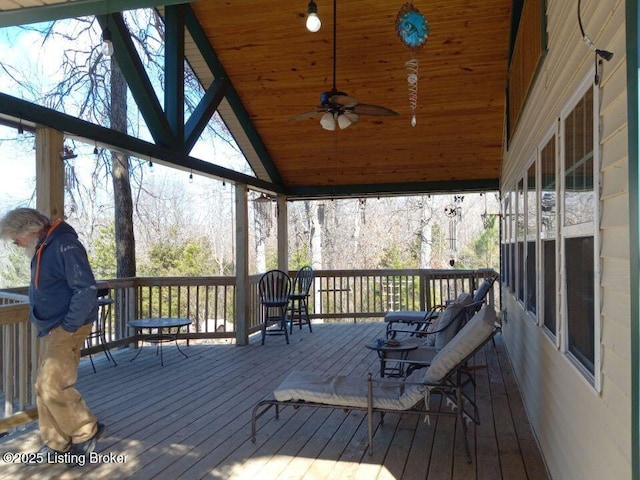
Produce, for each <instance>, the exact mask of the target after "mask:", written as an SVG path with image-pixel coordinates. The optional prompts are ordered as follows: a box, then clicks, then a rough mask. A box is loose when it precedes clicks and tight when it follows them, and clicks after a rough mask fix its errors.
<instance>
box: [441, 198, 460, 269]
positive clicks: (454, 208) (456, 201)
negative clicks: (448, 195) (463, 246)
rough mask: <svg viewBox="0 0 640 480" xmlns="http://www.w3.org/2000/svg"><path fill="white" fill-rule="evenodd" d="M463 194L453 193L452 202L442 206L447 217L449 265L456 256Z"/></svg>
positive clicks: (453, 262) (451, 264) (454, 261)
mask: <svg viewBox="0 0 640 480" xmlns="http://www.w3.org/2000/svg"><path fill="white" fill-rule="evenodd" d="M463 200H464V196H463V195H454V196H453V203H450V204H449V205H447V206H446V207H444V214H445V215H446V216H447V217H449V253H450V259H449V265H450V266H452V267H453V266H454V265H455V263H456V259H457V257H458V222H459V221H460V220H461V219H462V206H461V205H462V201H463Z"/></svg>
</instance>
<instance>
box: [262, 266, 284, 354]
mask: <svg viewBox="0 0 640 480" xmlns="http://www.w3.org/2000/svg"><path fill="white" fill-rule="evenodd" d="M258 289H259V293H260V304H261V306H262V345H264V339H265V337H266V336H267V335H284V337H285V339H286V340H287V344H288V343H289V332H288V331H287V310H288V307H289V294H290V293H291V279H290V278H289V275H288V274H287V273H286V272H283V271H282V270H269V271H268V272H267V273H265V274H264V275H262V277H261V278H260V283H259V284H258ZM272 324H276V325H277V327H275V328H268V327H269V326H270V325H272Z"/></svg>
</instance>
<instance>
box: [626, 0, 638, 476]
mask: <svg viewBox="0 0 640 480" xmlns="http://www.w3.org/2000/svg"><path fill="white" fill-rule="evenodd" d="M625 3H626V22H625V24H626V35H627V38H626V40H627V125H628V127H627V128H628V130H629V131H628V137H629V145H628V158H629V236H630V238H629V247H630V252H629V258H630V270H631V271H630V282H631V284H630V290H629V292H630V298H631V312H630V319H631V325H630V330H631V473H632V474H631V478H640V278H639V277H640V235H639V233H638V228H639V226H640V218H639V216H640V193H639V188H638V186H639V185H640V169H639V168H638V152H639V145H638V140H639V138H638V137H639V131H638V128H639V120H638V114H639V112H638V99H639V92H638V89H639V84H638V83H639V82H638V68H639V66H640V59H639V58H638V52H639V51H640V48H639V47H640V45H639V43H638V41H639V40H638V29H639V28H640V22H639V19H638V2H635V1H627V2H625Z"/></svg>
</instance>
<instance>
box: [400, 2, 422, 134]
mask: <svg viewBox="0 0 640 480" xmlns="http://www.w3.org/2000/svg"><path fill="white" fill-rule="evenodd" d="M396 32H397V33H398V36H399V37H400V40H401V41H402V43H404V44H405V46H406V47H407V48H408V49H409V51H410V52H411V60H409V61H407V62H406V63H405V67H406V68H407V83H408V88H409V107H410V108H411V126H412V127H415V126H416V123H417V121H416V108H417V106H418V59H417V58H416V57H415V54H416V52H418V51H419V50H420V49H421V48H422V47H423V46H424V44H425V43H427V38H429V23H428V22H427V19H426V18H424V15H422V14H421V13H420V12H419V11H418V9H417V8H416V7H414V5H413V1H411V2H407V3H405V4H404V5H402V7H400V10H399V11H398V16H397V17H396Z"/></svg>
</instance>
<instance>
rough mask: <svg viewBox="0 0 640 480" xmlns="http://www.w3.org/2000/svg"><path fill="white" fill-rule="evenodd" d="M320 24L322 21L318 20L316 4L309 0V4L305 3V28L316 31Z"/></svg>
mask: <svg viewBox="0 0 640 480" xmlns="http://www.w3.org/2000/svg"><path fill="white" fill-rule="evenodd" d="M321 26H322V22H321V21H320V17H318V6H317V5H316V3H315V2H314V1H313V0H311V1H310V2H309V5H307V30H309V31H310V32H317V31H318V30H320V27H321Z"/></svg>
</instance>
